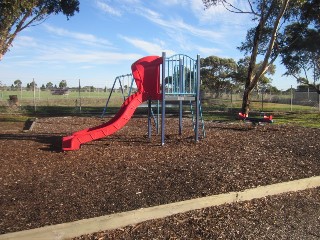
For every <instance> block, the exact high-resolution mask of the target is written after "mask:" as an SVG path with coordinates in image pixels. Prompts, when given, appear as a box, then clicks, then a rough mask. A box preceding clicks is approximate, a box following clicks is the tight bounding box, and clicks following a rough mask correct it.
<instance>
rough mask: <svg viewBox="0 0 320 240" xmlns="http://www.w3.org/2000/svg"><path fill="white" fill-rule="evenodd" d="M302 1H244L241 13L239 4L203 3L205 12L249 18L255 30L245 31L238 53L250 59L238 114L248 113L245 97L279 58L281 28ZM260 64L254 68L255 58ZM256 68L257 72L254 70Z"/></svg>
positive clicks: (223, 0)
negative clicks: (215, 9) (213, 10)
mask: <svg viewBox="0 0 320 240" xmlns="http://www.w3.org/2000/svg"><path fill="white" fill-rule="evenodd" d="M305 1H306V0H247V1H246V2H247V3H248V8H246V9H241V8H240V4H239V5H236V4H237V3H239V2H235V3H234V1H231V0H203V3H204V5H205V7H206V8H209V7H211V6H217V5H218V4H222V5H223V6H224V7H225V8H226V9H227V10H228V11H230V12H233V13H239V14H250V15H251V17H252V21H254V22H255V23H256V26H255V27H254V28H252V29H249V30H248V32H247V37H246V40H245V41H244V42H243V43H242V44H241V46H240V47H239V49H240V50H241V51H243V52H244V53H245V55H248V56H249V57H250V62H249V66H248V70H247V76H246V81H245V89H244V93H243V100H242V110H241V111H242V113H244V114H248V112H249V104H250V101H249V96H250V93H251V91H252V90H253V89H254V87H255V86H256V85H257V83H258V81H259V79H261V76H262V75H263V74H264V73H265V72H266V71H267V70H268V68H269V67H270V66H271V65H272V64H273V63H274V61H275V60H276V58H277V57H278V55H279V52H280V50H279V48H278V47H279V46H278V39H279V37H281V36H282V31H283V27H282V26H283V25H284V24H285V23H286V22H288V21H290V20H291V19H292V17H293V16H295V15H296V14H297V11H298V10H297V9H299V7H301V6H302V5H303V4H304V3H305ZM259 55H260V56H261V57H262V59H263V61H262V63H261V64H259V65H257V57H258V56H259ZM257 67H258V68H257Z"/></svg>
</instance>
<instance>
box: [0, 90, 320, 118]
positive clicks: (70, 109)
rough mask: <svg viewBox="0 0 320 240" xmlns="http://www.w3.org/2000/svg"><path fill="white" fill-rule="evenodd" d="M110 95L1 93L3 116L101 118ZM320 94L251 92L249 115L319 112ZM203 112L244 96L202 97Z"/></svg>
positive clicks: (118, 96)
mask: <svg viewBox="0 0 320 240" xmlns="http://www.w3.org/2000/svg"><path fill="white" fill-rule="evenodd" d="M128 91H129V89H124V92H123V93H122V91H120V90H119V89H114V92H113V93H112V97H111V99H110V102H109V104H108V106H110V107H111V108H119V107H120V106H121V104H122V102H123V94H128ZM109 94H110V89H94V91H85V90H82V91H77V90H71V91H68V93H67V94H64V95H53V94H52V92H51V91H47V90H45V91H42V90H40V89H38V88H37V89H35V91H27V90H20V91H6V90H3V91H0V112H2V113H6V112H18V113H19V112H21V113H23V112H24V111H28V112H37V113H39V114H41V113H43V114H50V113H53V114H55V113H57V112H59V111H60V112H61V114H62V113H66V114H67V113H86V112H87V113H92V112H94V113H96V114H101V113H102V111H103V108H104V107H105V105H106V101H107V99H108V96H109ZM319 96H320V95H319V94H317V93H316V92H312V91H306V92H298V91H294V90H292V91H291V92H286V93H277V94H275V93H268V92H267V93H266V92H264V93H263V92H252V94H251V102H250V111H256V112H301V111H310V112H320V104H319V102H320V100H319ZM201 98H202V105H203V109H204V111H206V109H209V110H211V109H215V110H221V111H239V109H240V108H241V104H242V94H241V92H236V93H233V92H230V91H219V92H205V93H202V94H201Z"/></svg>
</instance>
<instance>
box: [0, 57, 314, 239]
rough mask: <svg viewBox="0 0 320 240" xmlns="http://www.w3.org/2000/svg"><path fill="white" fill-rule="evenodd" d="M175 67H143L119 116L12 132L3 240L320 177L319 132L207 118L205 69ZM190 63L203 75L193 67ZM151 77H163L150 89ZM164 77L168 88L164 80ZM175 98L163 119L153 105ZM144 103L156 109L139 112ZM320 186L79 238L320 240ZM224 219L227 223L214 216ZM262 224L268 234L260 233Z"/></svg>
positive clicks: (43, 120)
mask: <svg viewBox="0 0 320 240" xmlns="http://www.w3.org/2000/svg"><path fill="white" fill-rule="evenodd" d="M163 59H165V58H163ZM163 59H159V58H156V57H152V58H147V59H144V60H147V61H145V62H144V60H143V61H140V60H139V61H137V63H139V64H140V63H143V64H142V65H143V67H144V69H148V71H145V72H143V71H144V70H143V69H141V68H140V66H141V65H140V66H138V65H133V66H134V67H133V68H132V71H133V75H134V76H135V81H136V85H137V87H138V90H139V91H138V92H135V93H132V94H131V95H130V96H129V97H127V98H126V99H125V100H124V103H123V104H122V106H121V107H120V110H119V112H118V113H117V114H116V115H114V116H111V115H106V116H104V117H103V118H101V117H88V116H47V117H40V118H38V119H36V120H35V121H34V122H33V124H31V125H30V126H29V130H26V131H23V128H24V125H23V124H22V123H17V124H9V123H3V124H1V127H0V151H1V160H0V163H1V168H0V180H1V183H2V184H1V185H0V194H1V195H0V209H1V211H0V218H1V223H0V238H1V235H2V234H6V233H11V232H17V231H22V230H27V229H34V228H38V227H43V226H48V225H54V224H60V223H67V222H73V221H77V220H81V219H88V218H94V217H98V216H104V215H109V214H114V213H122V212H127V211H132V210H137V209H142V208H149V207H154V206H159V205H163V204H169V203H176V202H180V201H185V200H191V199H195V198H201V197H207V196H212V195H217V194H222V193H229V192H237V191H243V190H245V189H252V188H256V187H258V186H266V185H271V184H277V183H283V182H289V181H294V180H299V179H304V178H310V177H314V176H320V155H319V148H320V142H319V134H320V129H319V128H305V127H298V126H295V125H284V124H274V123H272V124H270V123H271V120H272V119H271V118H269V117H268V121H267V123H265V124H263V125H258V124H256V125H254V124H248V123H245V122H244V121H242V120H233V121H203V119H202V116H201V104H200V101H199V92H198V90H199V87H198V86H197V83H198V82H199V81H198V80H199V78H198V72H197V69H199V67H196V65H195V64H196V63H197V61H195V62H193V61H192V59H188V60H187V61H184V60H183V61H181V60H180V59H178V60H177V59H169V61H168V63H169V64H173V63H174V62H175V63H178V65H175V66H174V67H173V68H172V69H173V71H172V73H169V75H170V76H171V78H170V77H168V76H166V72H165V71H163V72H161V71H160V70H161V69H160V68H158V66H159V65H160V64H161V61H162V60H163ZM150 62H152V64H151V67H150V65H149V64H150ZM189 63H191V64H190V65H189V66H188V69H189V70H190V69H191V71H186V70H188V69H186V68H185V66H186V65H187V64H189ZM163 64H164V62H163ZM166 66H167V65H166ZM168 66H169V65H168ZM193 66H194V67H193ZM150 69H151V70H150ZM154 70H156V74H155V78H154ZM167 70H168V69H167ZM142 72H143V73H142ZM150 76H152V77H150ZM144 77H146V78H144ZM148 78H151V79H156V80H157V81H156V82H151V83H147V82H144V80H145V79H148ZM160 78H162V82H165V83H166V84H162V85H161V84H159V80H160ZM163 93H166V94H167V95H164V94H163ZM168 99H169V100H170V101H171V102H173V103H174V104H176V105H177V111H176V113H175V114H167V113H166V112H165V111H166V109H165V108H166V107H162V108H161V111H159V113H158V114H157V113H155V114H152V113H151V105H154V106H155V105H157V103H158V101H159V104H160V105H162V106H164V104H165V100H168ZM152 101H153V102H152ZM143 102H147V106H148V107H145V108H144V110H145V111H144V114H137V113H136V112H135V109H136V108H138V106H139V105H141V104H142V103H143ZM183 102H187V103H189V102H193V104H194V103H195V105H193V107H194V108H193V109H194V113H193V114H191V112H192V111H191V110H190V111H189V112H188V113H186V112H184V111H182V110H183ZM191 106H192V104H191ZM140 112H141V111H140ZM155 116H156V117H155ZM158 120H161V121H160V122H161V124H157V121H158ZM251 120H252V119H251ZM255 120H256V119H255ZM263 120H266V119H265V118H263ZM269 120H270V121H269ZM269 122H270V123H269ZM6 124H7V125H6ZM157 129H158V130H159V131H157ZM319 190H320V189H319V187H318V188H314V189H309V190H305V191H301V192H297V193H288V194H286V195H281V196H275V197H268V198H263V199H257V200H252V201H247V202H242V203H235V204H230V205H222V206H219V207H215V208H210V209H203V210H198V211H191V212H188V213H185V214H180V215H177V216H171V217H169V218H166V219H160V220H159V219H158V220H154V221H149V222H147V223H142V224H138V225H135V226H128V227H127V228H121V229H116V230H113V231H110V232H106V233H96V234H93V235H90V236H83V237H79V238H78V239H109V238H111V239H130V238H131V239H136V238H145V239H154V238H169V237H174V238H182V239H187V238H190V236H192V237H191V238H204V239H210V238H211V239H212V238H213V239H214V238H218V237H222V238H226V239H228V238H229V239H231V238H241V237H244V236H248V235H246V233H247V234H248V233H250V234H253V233H255V234H253V235H251V236H252V239H254V238H255V237H257V236H259V237H261V238H275V239H276V238H280V239H281V237H287V236H288V234H291V236H292V237H293V238H296V239H316V238H317V237H319V236H320V232H319V216H320V208H319V196H320V194H319ZM301 214H302V215H301ZM217 218H218V219H221V222H220V223H219V224H222V225H219V224H218V223H217V222H215V221H213V220H212V219H217ZM297 219H299V221H300V222H297ZM217 226H219V227H217ZM244 226H245V227H244ZM257 226H258V227H257ZM257 228H258V229H260V230H261V232H258V233H257V232H255V231H256V229H257ZM269 229H271V230H270V231H272V232H270V231H269ZM166 234H167V235H166ZM259 234H260V235H259ZM104 237H105V238H104Z"/></svg>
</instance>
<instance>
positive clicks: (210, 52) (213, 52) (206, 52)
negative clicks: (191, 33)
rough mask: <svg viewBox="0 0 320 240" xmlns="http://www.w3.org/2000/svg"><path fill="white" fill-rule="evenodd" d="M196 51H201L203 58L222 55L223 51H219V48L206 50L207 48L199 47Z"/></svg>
mask: <svg viewBox="0 0 320 240" xmlns="http://www.w3.org/2000/svg"><path fill="white" fill-rule="evenodd" d="M196 49H197V50H198V51H199V53H200V54H201V56H202V57H207V56H212V55H217V54H221V49H218V48H206V47H201V46H197V47H196Z"/></svg>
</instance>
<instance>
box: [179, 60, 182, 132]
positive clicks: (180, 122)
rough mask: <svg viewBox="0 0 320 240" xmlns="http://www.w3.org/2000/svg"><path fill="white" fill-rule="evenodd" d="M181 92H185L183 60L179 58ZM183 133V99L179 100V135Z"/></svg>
mask: <svg viewBox="0 0 320 240" xmlns="http://www.w3.org/2000/svg"><path fill="white" fill-rule="evenodd" d="M179 92H180V93H183V62H182V59H180V60H179ZM181 134H182V100H180V101H179V135H181Z"/></svg>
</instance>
